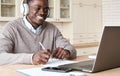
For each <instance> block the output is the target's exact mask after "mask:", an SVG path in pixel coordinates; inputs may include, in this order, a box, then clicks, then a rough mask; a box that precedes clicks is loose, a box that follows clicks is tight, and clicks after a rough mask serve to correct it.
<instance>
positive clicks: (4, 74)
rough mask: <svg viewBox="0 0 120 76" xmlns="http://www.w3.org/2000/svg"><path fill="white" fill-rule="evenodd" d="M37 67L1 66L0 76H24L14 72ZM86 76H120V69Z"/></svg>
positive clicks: (83, 57)
mask: <svg viewBox="0 0 120 76" xmlns="http://www.w3.org/2000/svg"><path fill="white" fill-rule="evenodd" d="M86 59H88V57H87V56H80V57H78V58H76V59H75V60H77V61H82V60H86ZM37 67H40V65H25V64H16V65H3V66H0V76H24V75H23V74H20V73H18V72H16V70H18V69H28V68H37ZM86 74H87V76H120V68H115V69H111V70H106V71H102V72H98V73H86Z"/></svg>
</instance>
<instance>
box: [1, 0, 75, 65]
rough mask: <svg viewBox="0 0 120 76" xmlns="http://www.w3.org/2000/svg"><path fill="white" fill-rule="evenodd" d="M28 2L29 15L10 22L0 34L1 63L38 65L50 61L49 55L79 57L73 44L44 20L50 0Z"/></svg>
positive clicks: (63, 57) (60, 57)
mask: <svg viewBox="0 0 120 76" xmlns="http://www.w3.org/2000/svg"><path fill="white" fill-rule="evenodd" d="M27 4H28V6H29V12H28V14H27V15H26V16H24V17H23V18H19V19H17V20H14V21H11V22H8V23H7V24H6V26H5V28H4V30H3V32H2V34H1V36H0V64H1V65H3V64H34V65H38V64H45V63H47V61H48V59H49V58H50V57H53V58H58V59H74V58H76V50H75V49H74V48H73V46H72V45H71V44H70V43H69V42H68V41H67V40H66V39H65V38H63V36H62V34H61V33H60V31H59V30H58V29H57V28H56V27H55V26H54V25H53V24H51V23H49V22H46V21H45V19H46V18H47V15H48V11H49V7H48V1H47V0H27ZM40 44H41V45H40ZM42 45H43V47H45V48H44V49H43V47H42Z"/></svg>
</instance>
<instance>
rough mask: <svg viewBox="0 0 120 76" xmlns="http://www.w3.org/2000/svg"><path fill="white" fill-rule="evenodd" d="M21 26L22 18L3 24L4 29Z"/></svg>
mask: <svg viewBox="0 0 120 76" xmlns="http://www.w3.org/2000/svg"><path fill="white" fill-rule="evenodd" d="M21 24H22V18H17V19H15V20H12V21H9V22H7V23H6V24H5V27H16V26H17V25H21Z"/></svg>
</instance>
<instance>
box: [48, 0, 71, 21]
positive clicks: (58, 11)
mask: <svg viewBox="0 0 120 76" xmlns="http://www.w3.org/2000/svg"><path fill="white" fill-rule="evenodd" d="M48 1H49V7H50V15H49V17H48V18H47V21H51V22H52V21H53V22H69V21H71V1H72V0H48Z"/></svg>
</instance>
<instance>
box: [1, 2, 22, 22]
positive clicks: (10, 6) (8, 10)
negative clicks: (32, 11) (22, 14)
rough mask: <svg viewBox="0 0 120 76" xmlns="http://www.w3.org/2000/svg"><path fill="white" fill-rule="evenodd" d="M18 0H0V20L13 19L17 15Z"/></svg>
mask: <svg viewBox="0 0 120 76" xmlns="http://www.w3.org/2000/svg"><path fill="white" fill-rule="evenodd" d="M19 1H20V0H0V21H9V20H13V19H14V18H16V17H18V16H19V15H18V12H19V11H17V9H18V7H19V6H17V5H18V3H19ZM17 2H18V3H17ZM16 3H17V4H16Z"/></svg>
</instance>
